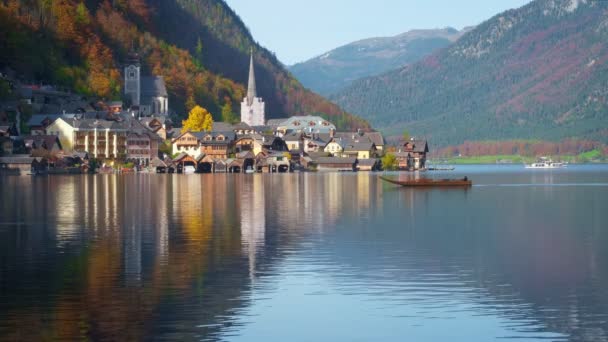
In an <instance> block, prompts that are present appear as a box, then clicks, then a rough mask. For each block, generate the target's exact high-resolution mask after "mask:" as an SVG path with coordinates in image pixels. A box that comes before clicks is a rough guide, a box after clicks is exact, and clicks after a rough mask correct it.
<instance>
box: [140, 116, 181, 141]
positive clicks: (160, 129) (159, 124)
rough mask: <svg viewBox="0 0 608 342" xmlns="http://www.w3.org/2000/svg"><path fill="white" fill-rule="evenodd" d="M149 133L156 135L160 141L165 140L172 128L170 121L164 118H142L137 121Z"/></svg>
mask: <svg viewBox="0 0 608 342" xmlns="http://www.w3.org/2000/svg"><path fill="white" fill-rule="evenodd" d="M139 121H140V122H141V123H142V125H144V126H145V127H146V128H147V129H149V130H150V131H152V132H154V133H156V135H158V136H159V137H160V138H161V139H163V140H167V139H168V138H169V135H170V132H171V130H172V128H173V126H172V124H171V120H170V119H169V118H168V117H166V116H157V117H155V116H150V117H143V118H141V119H140V120H139Z"/></svg>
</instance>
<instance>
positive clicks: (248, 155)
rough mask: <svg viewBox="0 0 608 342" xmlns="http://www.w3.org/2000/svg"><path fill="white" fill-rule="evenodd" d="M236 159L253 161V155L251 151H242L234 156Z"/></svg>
mask: <svg viewBox="0 0 608 342" xmlns="http://www.w3.org/2000/svg"><path fill="white" fill-rule="evenodd" d="M236 158H237V159H253V158H255V155H254V154H253V152H251V151H242V152H239V153H237V154H236Z"/></svg>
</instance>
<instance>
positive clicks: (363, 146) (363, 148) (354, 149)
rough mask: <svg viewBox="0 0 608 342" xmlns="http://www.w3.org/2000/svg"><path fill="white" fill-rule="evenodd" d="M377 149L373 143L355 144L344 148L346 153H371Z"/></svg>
mask: <svg viewBox="0 0 608 342" xmlns="http://www.w3.org/2000/svg"><path fill="white" fill-rule="evenodd" d="M374 147H375V145H374V143H372V142H363V143H361V142H360V143H354V144H349V145H346V146H344V152H358V151H370V150H372V149H373V148H374Z"/></svg>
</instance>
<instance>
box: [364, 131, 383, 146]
mask: <svg viewBox="0 0 608 342" xmlns="http://www.w3.org/2000/svg"><path fill="white" fill-rule="evenodd" d="M365 136H366V137H368V138H369V139H370V140H371V141H372V142H373V143H374V144H375V145H376V146H384V145H385V143H384V136H383V135H382V133H380V132H366V133H365Z"/></svg>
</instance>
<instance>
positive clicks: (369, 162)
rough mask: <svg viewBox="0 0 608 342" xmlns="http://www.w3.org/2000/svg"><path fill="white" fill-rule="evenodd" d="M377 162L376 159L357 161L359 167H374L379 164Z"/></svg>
mask: <svg viewBox="0 0 608 342" xmlns="http://www.w3.org/2000/svg"><path fill="white" fill-rule="evenodd" d="M379 163H380V162H379V160H378V159H376V158H370V159H360V160H359V166H374V165H376V164H379Z"/></svg>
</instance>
